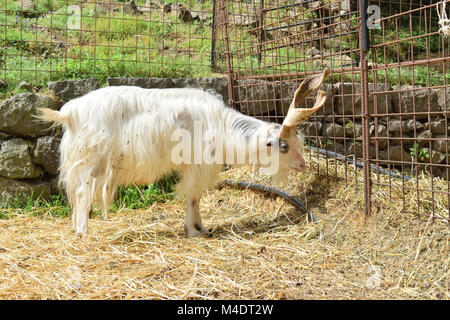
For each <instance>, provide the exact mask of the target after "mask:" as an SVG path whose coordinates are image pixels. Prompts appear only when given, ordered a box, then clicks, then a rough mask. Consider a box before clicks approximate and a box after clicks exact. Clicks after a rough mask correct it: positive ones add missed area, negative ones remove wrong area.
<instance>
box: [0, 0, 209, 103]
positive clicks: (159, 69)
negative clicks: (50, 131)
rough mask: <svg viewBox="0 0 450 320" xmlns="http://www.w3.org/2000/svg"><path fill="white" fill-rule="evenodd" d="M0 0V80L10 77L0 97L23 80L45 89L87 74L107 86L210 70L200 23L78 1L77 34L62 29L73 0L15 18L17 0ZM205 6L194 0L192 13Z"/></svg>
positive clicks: (206, 29) (44, 5)
mask: <svg viewBox="0 0 450 320" xmlns="http://www.w3.org/2000/svg"><path fill="white" fill-rule="evenodd" d="M172 2H173V1H172ZM0 3H1V9H0V25H1V26H2V30H1V31H0V79H6V80H7V82H8V87H7V88H4V89H1V91H0V98H1V97H2V96H3V97H4V96H6V95H7V94H8V95H9V94H11V93H17V92H18V89H17V87H18V85H19V84H20V82H22V81H26V82H28V83H30V84H32V85H34V86H38V87H43V88H45V87H46V86H47V82H49V81H56V80H71V79H80V78H87V77H95V78H97V79H98V80H99V82H100V84H105V82H106V79H107V78H108V77H117V76H134V77H174V78H183V77H203V76H210V75H211V70H210V67H209V64H210V48H211V40H210V39H211V27H209V26H207V24H206V23H204V22H199V21H193V22H190V23H185V22H181V21H180V20H179V19H178V18H177V17H176V16H174V15H171V14H168V15H164V18H161V16H160V13H159V11H157V10H153V11H152V14H151V15H149V14H148V13H146V14H144V15H137V16H135V15H132V14H127V13H124V12H123V10H119V11H117V12H111V11H101V10H97V11H96V7H95V5H93V4H84V6H83V9H82V11H81V24H80V26H79V27H80V29H81V30H82V31H80V29H68V25H70V18H71V17H70V14H68V11H67V10H68V5H70V4H73V3H77V4H79V3H80V2H79V1H69V2H67V1H50V0H47V1H42V2H41V1H39V5H38V9H37V11H39V12H42V13H43V15H42V16H40V17H39V18H38V19H29V18H25V17H23V16H20V15H19V14H18V12H17V11H15V10H19V6H18V2H17V1H11V0H0ZM144 3H145V1H138V4H139V5H143V4H144ZM210 7H211V4H209V3H206V4H201V3H200V2H199V1H192V8H191V10H195V9H197V10H198V9H201V8H203V10H205V11H211V10H212V8H210ZM4 8H7V10H8V11H7V14H5V11H3V12H2V10H3V9H4ZM49 8H51V9H52V11H50V10H49ZM97 9H98V8H97ZM50 12H51V13H50ZM69 13H70V11H69ZM162 20H164V21H162Z"/></svg>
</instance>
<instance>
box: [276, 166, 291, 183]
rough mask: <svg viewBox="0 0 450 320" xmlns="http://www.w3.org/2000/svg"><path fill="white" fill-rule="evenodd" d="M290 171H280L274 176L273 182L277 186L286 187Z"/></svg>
mask: <svg viewBox="0 0 450 320" xmlns="http://www.w3.org/2000/svg"><path fill="white" fill-rule="evenodd" d="M288 177H289V169H279V170H278V171H277V173H275V174H274V175H272V182H273V183H274V184H275V185H285V184H286V183H287V181H288Z"/></svg>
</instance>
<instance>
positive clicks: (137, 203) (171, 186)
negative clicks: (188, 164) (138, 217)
mask: <svg viewBox="0 0 450 320" xmlns="http://www.w3.org/2000/svg"><path fill="white" fill-rule="evenodd" d="M177 181H178V175H176V174H172V175H169V176H167V177H164V178H162V179H160V180H159V181H157V182H155V183H154V184H150V185H143V186H136V185H134V186H129V187H120V188H119V190H118V196H117V200H116V201H115V202H114V204H113V206H112V211H113V212H116V211H118V210H119V209H122V208H128V209H141V208H146V207H149V206H151V205H152V204H153V203H155V202H165V201H168V200H172V199H173V198H174V196H175V184H176V182H177Z"/></svg>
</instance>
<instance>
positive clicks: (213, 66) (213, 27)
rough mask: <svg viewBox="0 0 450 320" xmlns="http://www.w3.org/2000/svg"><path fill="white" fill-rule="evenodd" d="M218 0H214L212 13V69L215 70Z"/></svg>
mask: <svg viewBox="0 0 450 320" xmlns="http://www.w3.org/2000/svg"><path fill="white" fill-rule="evenodd" d="M216 38H217V34H216V0H213V14H212V24H211V70H212V71H215V70H216V69H217V62H216Z"/></svg>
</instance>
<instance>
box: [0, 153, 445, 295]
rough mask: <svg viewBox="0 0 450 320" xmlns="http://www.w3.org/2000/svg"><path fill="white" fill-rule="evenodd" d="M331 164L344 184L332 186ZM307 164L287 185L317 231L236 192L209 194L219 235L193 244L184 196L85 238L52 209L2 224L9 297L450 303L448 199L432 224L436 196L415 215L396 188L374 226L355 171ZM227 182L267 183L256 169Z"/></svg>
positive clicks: (111, 221)
mask: <svg viewBox="0 0 450 320" xmlns="http://www.w3.org/2000/svg"><path fill="white" fill-rule="evenodd" d="M327 166H328V170H329V172H330V173H331V174H335V173H337V176H338V177H334V178H333V177H330V178H328V179H327V178H326V177H325V176H324V172H325V170H326V168H327ZM309 167H310V171H309V172H306V173H300V174H297V175H292V176H291V177H290V180H289V186H288V187H286V188H284V189H285V190H286V191H288V192H290V193H291V194H294V195H297V196H298V197H299V199H300V200H301V201H303V202H304V203H305V204H306V205H307V207H308V208H309V210H311V212H313V213H314V214H315V215H316V216H317V217H318V218H319V220H320V222H319V223H317V224H313V223H308V222H306V221H305V215H304V212H299V211H298V210H296V209H294V208H293V207H292V206H291V205H290V204H288V203H285V201H284V200H282V199H279V198H274V197H271V196H268V195H264V194H258V193H255V192H252V191H249V190H238V189H230V188H229V187H222V188H221V187H218V188H216V189H214V190H211V191H209V192H208V194H206V195H205V196H204V197H203V198H202V202H201V207H200V209H201V212H202V217H203V220H204V224H205V226H207V227H212V228H213V236H212V237H210V238H206V237H204V238H186V236H185V234H184V231H183V223H184V203H183V200H182V199H181V198H177V199H175V200H173V201H170V202H167V203H156V204H154V205H153V206H151V207H149V208H147V209H145V210H127V209H123V210H120V211H119V212H117V213H114V214H110V217H109V218H108V220H102V218H101V217H100V216H99V215H98V216H96V217H94V219H91V220H90V221H89V228H90V230H89V235H88V237H87V238H84V239H81V240H80V239H78V238H77V237H76V236H75V235H74V232H73V231H72V229H71V221H70V217H68V218H59V217H52V214H51V212H52V208H48V209H47V210H46V212H45V213H44V214H40V215H37V216H36V215H35V214H33V212H30V214H21V215H17V216H15V217H13V218H11V219H8V220H0V298H1V299H381V298H384V299H391V298H392V299H398V298H407V299H449V297H450V296H449V276H450V275H449V272H450V271H449V270H450V269H449V261H450V254H449V233H448V224H447V222H446V220H445V219H441V218H445V217H448V203H447V201H448V199H447V195H446V194H443V195H439V194H434V200H435V201H434V203H435V213H436V215H435V219H429V217H430V215H429V208H430V205H431V204H430V203H431V195H427V194H424V195H421V198H420V201H422V203H421V207H420V211H418V210H417V206H416V204H415V201H417V200H416V199H417V197H416V196H415V194H414V192H411V193H410V194H407V199H406V202H405V205H406V208H405V209H402V207H403V200H402V198H401V197H400V195H401V191H400V190H396V189H395V188H394V189H392V190H391V193H390V195H391V198H392V201H389V190H388V189H382V188H374V190H373V192H374V202H373V203H374V205H373V207H374V208H373V213H372V216H371V218H369V219H368V220H366V219H365V218H364V210H363V206H362V204H363V198H362V190H363V189H362V183H358V184H355V183H354V181H353V180H354V177H355V173H354V171H353V170H352V169H351V168H347V175H348V177H349V179H347V181H345V180H344V179H343V178H342V177H343V175H344V170H345V168H344V166H343V165H342V164H340V163H333V162H332V161H328V164H326V163H325V160H323V159H320V160H317V159H312V160H311V161H310V162H309ZM317 171H319V175H318V174H317ZM356 176H357V177H358V180H359V181H360V182H361V181H362V178H361V173H360V172H359V171H358V173H356ZM223 177H224V178H228V179H240V180H247V181H257V182H261V183H267V182H268V180H267V179H266V178H263V177H261V176H259V175H258V172H257V171H256V170H253V168H251V167H243V168H238V169H231V170H228V171H226V172H224V174H223ZM380 179H388V178H386V177H381V176H380ZM391 179H392V178H391ZM423 180H424V182H423V183H429V182H428V180H427V179H426V178H424V179H423ZM395 183H396V184H399V185H401V181H395ZM411 183H413V182H411ZM434 183H435V185H434V187H436V186H437V185H439V183H440V184H442V190H447V184H446V183H447V182H443V181H435V182H434Z"/></svg>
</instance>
